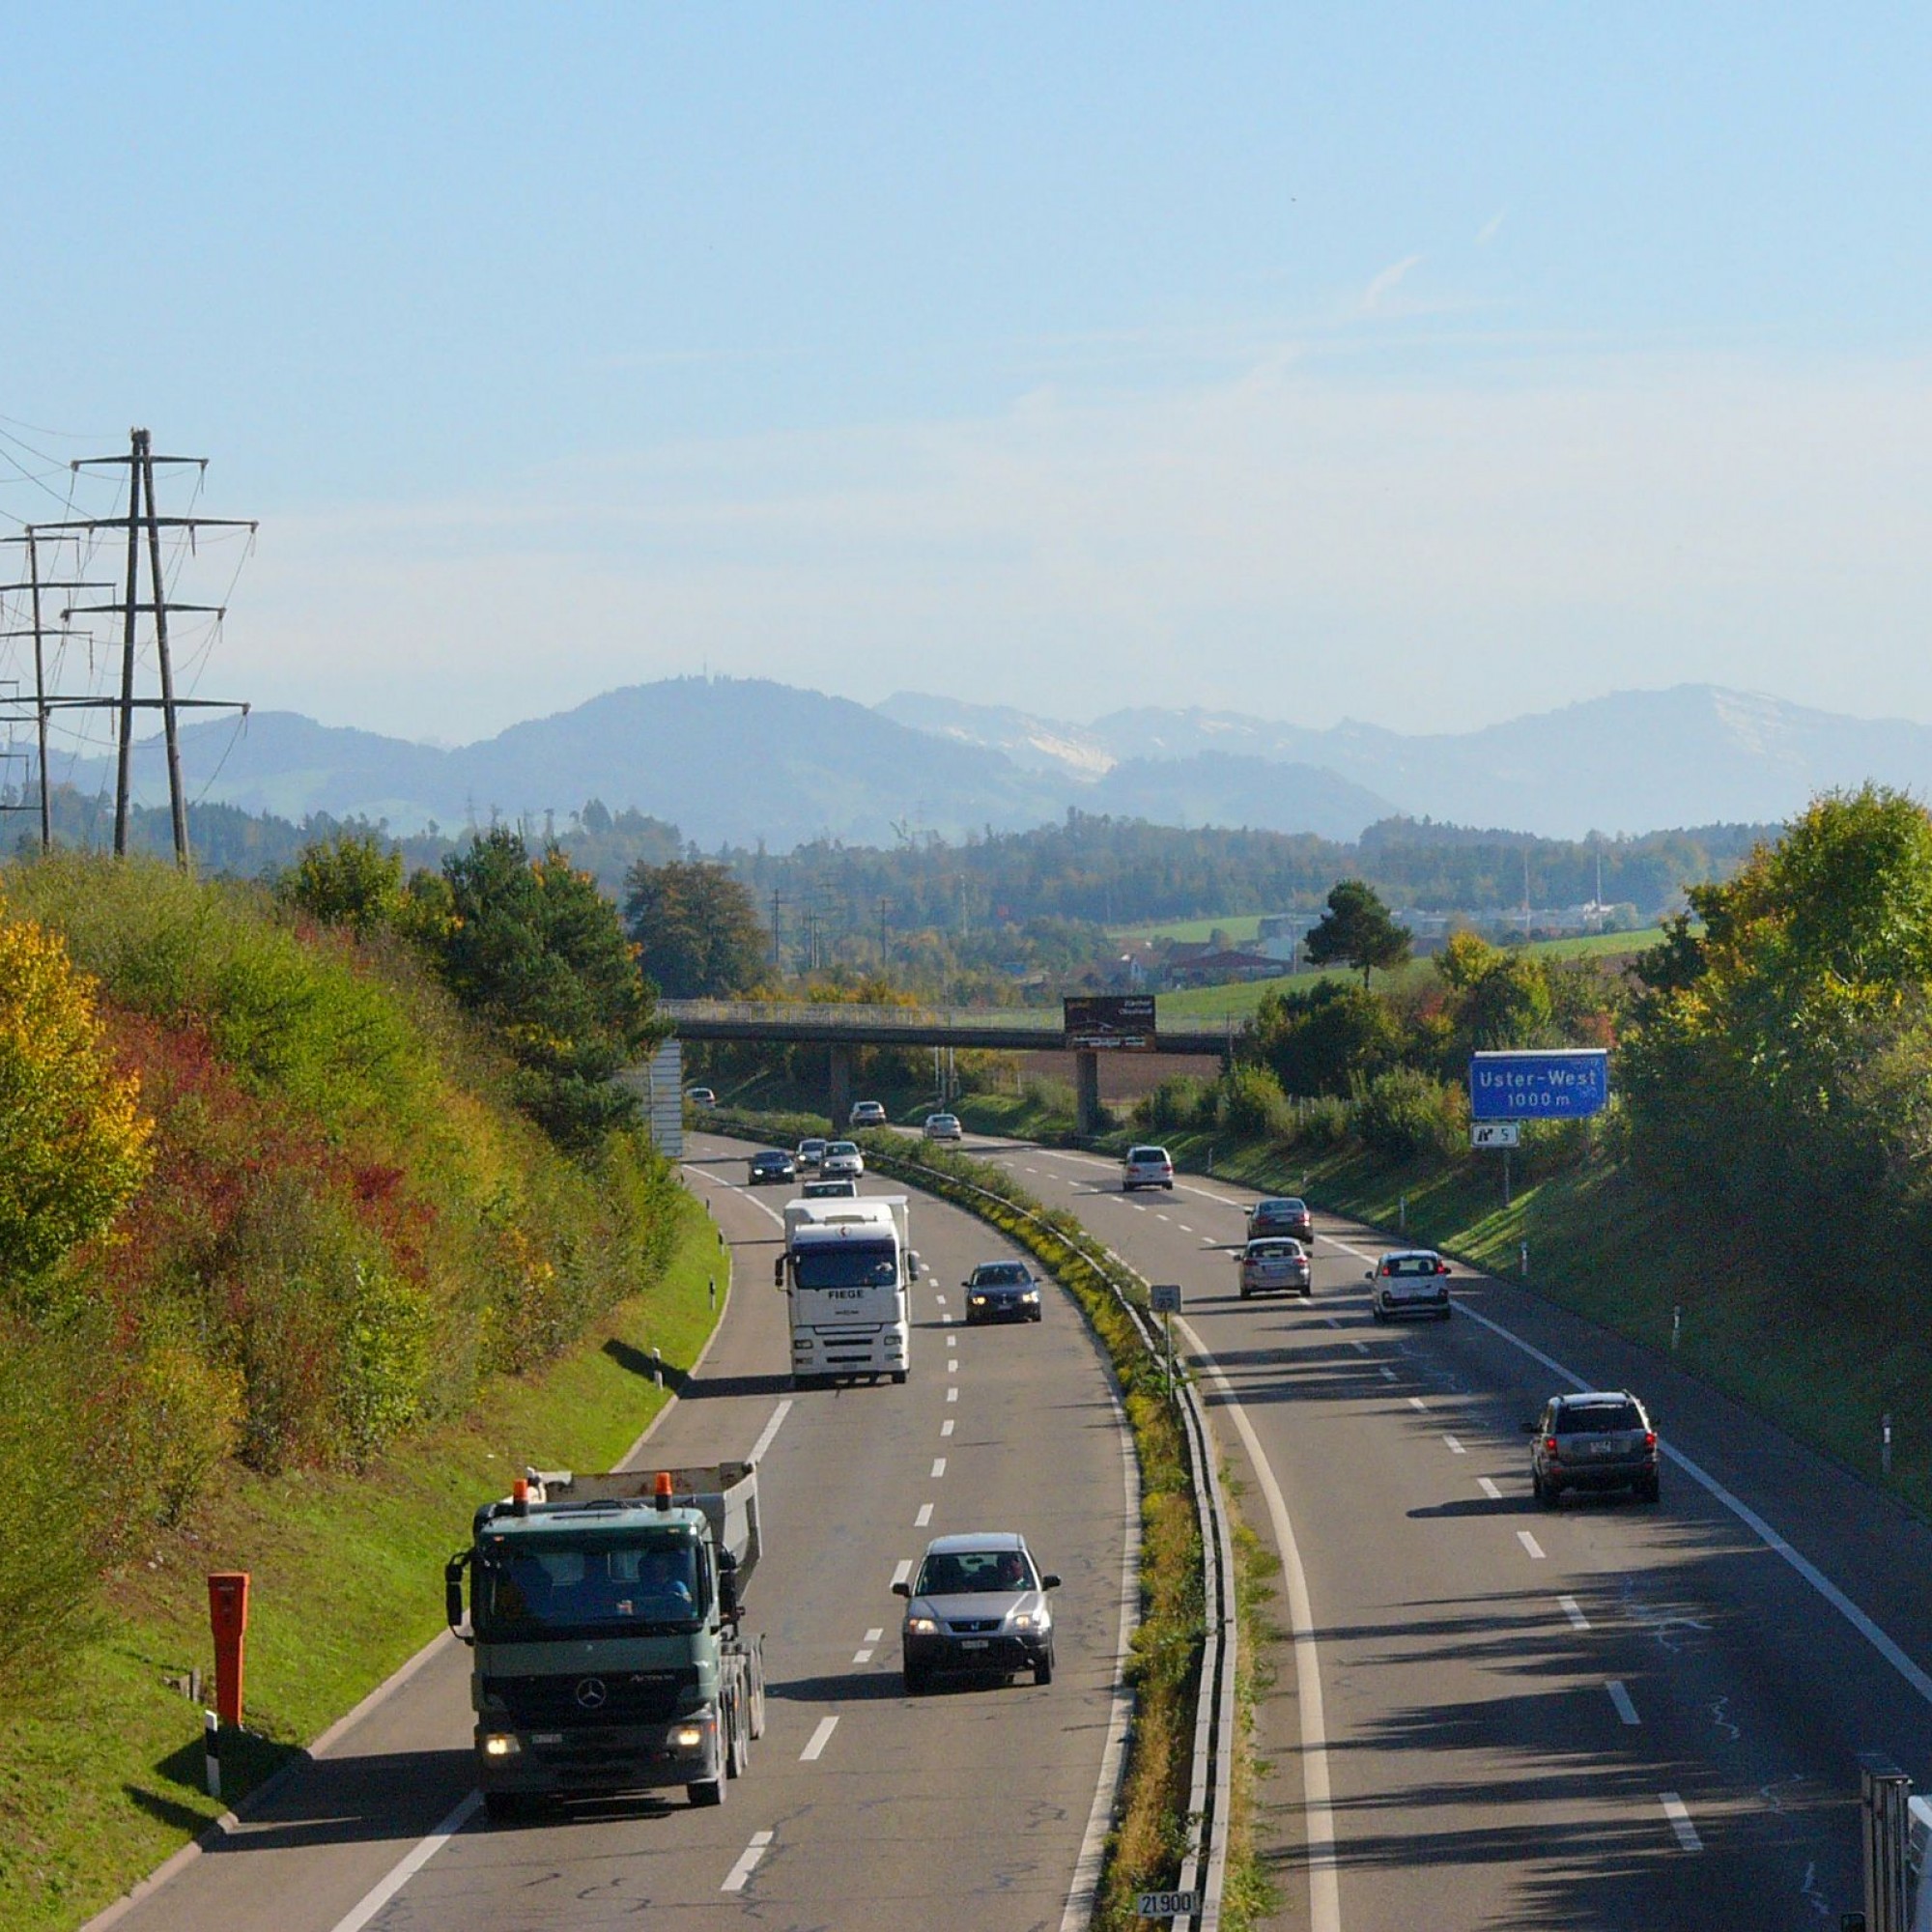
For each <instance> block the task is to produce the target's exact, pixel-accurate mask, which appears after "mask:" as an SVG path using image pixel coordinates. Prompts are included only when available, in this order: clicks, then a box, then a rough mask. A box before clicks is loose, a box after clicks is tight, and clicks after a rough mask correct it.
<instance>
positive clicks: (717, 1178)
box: [683, 1161, 784, 1228]
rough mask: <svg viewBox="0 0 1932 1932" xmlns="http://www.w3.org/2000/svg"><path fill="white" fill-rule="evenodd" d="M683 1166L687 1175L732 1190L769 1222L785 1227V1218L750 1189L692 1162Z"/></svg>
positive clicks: (686, 1162)
mask: <svg viewBox="0 0 1932 1932" xmlns="http://www.w3.org/2000/svg"><path fill="white" fill-rule="evenodd" d="M683 1166H684V1170H685V1172H686V1173H687V1174H691V1175H695V1176H696V1178H697V1179H699V1180H709V1181H714V1182H716V1183H717V1185H718V1186H720V1187H728V1188H729V1189H730V1190H731V1192H732V1193H733V1194H735V1195H737V1196H739V1198H740V1199H741V1200H743V1201H744V1202H745V1203H746V1205H747V1206H748V1207H752V1208H756V1209H757V1210H758V1212H759V1213H760V1214H762V1215H764V1217H765V1218H766V1219H767V1220H768V1221H776V1222H777V1223H778V1224H779V1226H780V1227H781V1228H782V1227H783V1226H784V1216H783V1215H782V1214H781V1213H780V1212H779V1211H778V1209H777V1208H770V1207H767V1206H766V1205H765V1203H764V1202H762V1201H760V1200H759V1199H758V1197H757V1196H756V1195H755V1194H753V1193H752V1192H751V1191H750V1189H748V1188H744V1187H740V1186H739V1185H738V1183H737V1182H736V1181H735V1180H726V1179H725V1177H724V1176H723V1175H722V1174H712V1173H710V1172H708V1171H707V1170H706V1169H704V1168H701V1167H697V1166H695V1165H694V1164H693V1163H692V1162H690V1161H685V1162H684V1163H683Z"/></svg>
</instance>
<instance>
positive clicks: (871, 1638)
mask: <svg viewBox="0 0 1932 1932" xmlns="http://www.w3.org/2000/svg"><path fill="white" fill-rule="evenodd" d="M885 1634H886V1633H885V1629H884V1627H883V1626H881V1627H880V1628H879V1629H878V1630H868V1631H867V1633H866V1641H867V1643H877V1642H878V1640H879V1639H880V1638H881V1637H882V1636H884V1635H885Z"/></svg>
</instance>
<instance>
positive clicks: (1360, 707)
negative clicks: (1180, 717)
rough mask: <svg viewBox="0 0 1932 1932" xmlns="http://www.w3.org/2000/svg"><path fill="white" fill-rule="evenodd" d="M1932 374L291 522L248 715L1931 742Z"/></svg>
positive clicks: (1060, 434)
mask: <svg viewBox="0 0 1932 1932" xmlns="http://www.w3.org/2000/svg"><path fill="white" fill-rule="evenodd" d="M1929 487H1932V370H1928V368H1927V367H1926V366H1924V365H1921V364H1918V363H1907V362H1901V363H1896V364H1889V365H1880V364H1871V365H1865V366H1857V367H1852V366H1844V367H1839V368H1835V369H1800V368H1795V367H1789V366H1784V365H1780V364H1776V363H1772V362H1769V361H1752V360H1748V359H1743V358H1730V357H1720V356H1699V355H1648V356H1607V355H1603V356H1597V355H1580V354H1578V355H1558V354H1553V353H1551V354H1547V355H1544V356H1543V357H1542V358H1541V359H1539V360H1534V361H1531V360H1528V359H1526V357H1525V355H1522V354H1518V355H1516V356H1515V357H1514V359H1513V360H1512V361H1511V362H1510V364H1509V367H1508V375H1507V377H1506V379H1502V378H1499V377H1498V375H1497V373H1496V370H1495V368H1494V367H1493V366H1492V365H1488V364H1484V363H1482V362H1480V361H1477V360H1474V359H1470V360H1468V361H1466V362H1464V363H1461V364H1453V363H1451V362H1450V360H1449V359H1448V358H1447V357H1446V356H1445V355H1441V354H1439V353H1437V354H1435V355H1432V356H1431V357H1430V359H1429V360H1428V361H1426V362H1422V363H1420V364H1419V363H1418V362H1417V360H1416V358H1415V357H1414V355H1412V354H1411V355H1408V356H1407V357H1406V359H1402V360H1399V361H1398V360H1395V359H1393V358H1389V359H1376V360H1368V361H1361V360H1352V359H1351V360H1345V359H1342V358H1339V357H1336V356H1332V355H1319V354H1317V355H1293V354H1290V353H1288V352H1286V351H1283V352H1280V353H1276V354H1272V355H1267V356H1263V357H1257V358H1256V360H1255V361H1254V363H1253V365H1252V367H1250V368H1249V369H1248V370H1246V371H1245V372H1244V373H1243V374H1242V375H1241V376H1240V377H1239V378H1237V379H1235V380H1230V381H1225V382H1219V383H1212V384H1197V385H1194V386H1190V387H1172V388H1169V389H1166V390H1162V391H1156V392H1149V391H1145V390H1140V391H1135V392H1132V393H1127V392H1118V393H1104V394H1095V393H1091V392H1089V393H1076V392H1072V391H1069V390H1066V389H1064V388H1037V389H1035V390H1034V391H1032V392H1031V393H1029V394H1028V395H1026V396H1024V397H1022V398H1020V399H1018V400H1017V401H1015V402H1014V403H1013V404H1012V405H1011V406H1009V408H1007V409H1005V410H1003V411H1001V412H997V413H991V414H987V415H984V416H981V417H978V418H973V419H967V420H957V421H943V422H941V421H906V422H897V423H883V424H878V425H875V426H872V427H869V428H865V429H856V430H855V429H842V430H825V431H819V432H813V433H810V434H804V433H802V434H796V435H786V436H769V437H758V438H748V439H743V440H715V441H709V442H695V443H689V444H685V445H682V446H677V447H663V448H659V449H656V450H652V451H647V452H645V453H644V454H643V455H642V456H641V457H635V456H629V455H627V456H625V457H624V458H622V459H621V460H620V459H617V458H612V459H611V461H610V462H609V463H607V464H604V465H601V466H593V467H592V468H591V469H587V470H586V469H575V470H572V471H569V472H564V471H555V472H553V473H552V474H551V475H550V476H549V477H547V478H546V479H544V480H543V481H542V482H541V483H540V484H539V485H537V486H534V487H533V488H531V490H530V491H529V494H527V495H520V496H518V497H491V498H484V499H477V500H463V501H452V502H446V503H441V504H435V505H414V506H409V507H407V508H406V509H405V510H403V511H402V512H401V513H400V514H398V513H397V512H396V511H394V510H392V509H390V508H389V507H387V506H380V505H369V506H358V507H357V508H355V509H354V510H345V511H338V512H334V513H331V514H329V515H327V516H320V517H314V518H308V519H283V520H280V521H271V522H270V524H268V525H267V526H265V527H264V530H263V535H262V542H261V549H260V553H259V556H258V559H257V561H256V562H255V563H254V564H253V565H251V566H250V569H249V571H248V572H247V574H246V575H245V576H244V578H243V580H242V583H241V588H240V589H239V590H238V593H237V595H236V598H235V603H234V611H233V614H232V615H231V618H230V621H229V624H228V627H227V632H226V638H225V640H224V643H223V645H222V646H221V649H220V652H219V657H220V659H221V661H222V662H221V664H220V666H219V668H218V670H217V673H216V675H217V676H218V678H219V682H220V684H221V687H222V689H223V690H224V692H226V691H236V692H240V693H243V694H245V695H248V696H251V697H253V698H254V699H255V701H256V702H257V703H258V704H284V705H293V706H295V707H297V708H300V709H303V710H307V711H310V712H312V713H314V714H317V715H320V716H323V717H325V718H327V719H328V720H330V721H331V722H343V723H358V724H365V725H372V726H376V727H379V728H383V729H387V730H394V731H398V732H401V733H403V734H405V735H412V736H418V735H422V734H424V733H429V732H434V733H435V734H437V735H438V736H440V737H445V738H448V737H459V738H468V737H473V736H478V735H482V734H484V733H486V732H489V731H492V730H495V729H497V728H499V727H500V726H501V725H504V724H507V723H509V722H511V721H513V720H515V719H518V718H523V717H529V716H535V715H540V714H542V713H545V712H550V711H555V710H560V709H563V708H565V707H567V706H569V705H571V704H574V703H576V702H578V701H580V700H582V698H584V697H586V696H590V695H592V694H593V693H595V692H597V691H600V690H605V689H608V688H610V687H611V686H612V685H616V684H620V683H628V682H636V681H640V680H645V679H650V678H656V677H663V676H670V675H676V674H681V673H684V672H690V671H696V669H697V668H699V666H700V665H701V664H703V663H705V662H707V661H708V663H709V665H710V667H711V668H712V669H713V670H714V671H726V672H729V673H732V674H734V675H741V676H744V675H764V676H772V677H777V678H781V679H783V680H786V681H789V682H793V683H798V684H808V685H813V686H816V687H818V688H821V689H829V690H834V691H838V692H841V693H844V694H846V695H849V696H860V697H876V696H884V695H885V694H886V693H887V692H888V691H891V690H895V689H897V688H900V687H912V688H915V689H918V688H923V689H930V690H936V691H943V692H950V693H953V694H956V695H959V696H975V697H979V698H983V699H986V700H988V701H1001V702H1009V703H1015V704H1020V705H1023V706H1025V707H1026V708H1028V709H1030V710H1034V711H1038V712H1043V713H1048V714H1053V713H1058V714H1061V715H1067V716H1074V717H1091V716H1094V715H1096V714H1098V713H1100V712H1103V711H1106V710H1110V709H1113V708H1116V707H1118V706H1121V705H1125V704H1132V703H1162V704H1170V703H1185V702H1199V703H1209V704H1227V705H1237V706H1243V707H1246V708H1250V709H1253V710H1255V711H1257V712H1260V713H1264V714H1267V715H1273V716H1295V717H1299V718H1304V719H1306V720H1308V721H1309V722H1311V723H1324V722H1329V721H1332V720H1333V719H1335V718H1337V717H1341V716H1348V715H1352V716H1356V717H1372V718H1377V719H1379V720H1381V721H1382V722H1385V723H1388V724H1390V725H1398V726H1401V727H1404V728H1409V729H1429V728H1448V727H1452V726H1463V725H1472V724H1478V723H1482V722H1485V721H1487V720H1491V719H1494V718H1498V717H1504V716H1509V715H1513V714H1516V713H1520V712H1522V711H1525V710H1530V709H1534V708H1538V707H1540V706H1543V705H1548V704H1555V703H1562V702H1567V701H1569V700H1572V699H1575V698H1577V697H1583V696H1593V695H1595V694H1598V693H1601V692H1603V691H1606V690H1610V689H1614V688H1619V687H1630V686H1634V685H1656V684H1669V683H1675V682H1680V681H1683V680H1685V679H1706V678H1707V679H1710V680H1711V681H1713V682H1718V683H1724V684H1732V685H1739V686H1744V687H1747V688H1751V689H1764V690H1771V691H1775V692H1776V693H1778V694H1779V695H1781V696H1787V697H1791V698H1794V699H1798V700H1802V701H1805V702H1811V703H1816V704H1820V705H1823V706H1825V707H1827V708H1835V709H1845V710H1854V711H1859V710H1862V711H1867V712H1869V711H1889V712H1892V713H1904V714H1907V715H1918V716H1921V717H1932V664H1928V662H1927V654H1926V653H1925V652H1924V650H1923V647H1922V644H1923V639H1924V637H1925V635H1926V634H1927V633H1928V631H1932V556H1928V554H1927V553H1926V552H1925V550H1924V546H1923V543H1922V532H1921V531H1920V529H1919V527H1918V516H1917V510H1916V506H1917V505H1918V504H1921V503H1923V502H1924V500H1925V499H1926V497H1927V494H1928V488H1929Z"/></svg>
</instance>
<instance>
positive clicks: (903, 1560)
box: [893, 1556, 912, 1583]
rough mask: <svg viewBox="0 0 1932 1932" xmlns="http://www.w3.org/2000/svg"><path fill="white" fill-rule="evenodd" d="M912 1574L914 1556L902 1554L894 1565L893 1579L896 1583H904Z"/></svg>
mask: <svg viewBox="0 0 1932 1932" xmlns="http://www.w3.org/2000/svg"><path fill="white" fill-rule="evenodd" d="M911 1575H912V1558H911V1557H910V1556H901V1557H900V1558H899V1560H898V1561H897V1562H896V1563H895V1564H894V1565H893V1581H894V1582H895V1583H903V1582H904V1581H905V1580H906V1579H907V1578H908V1577H910V1576H911Z"/></svg>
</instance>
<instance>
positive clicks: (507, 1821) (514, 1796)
mask: <svg viewBox="0 0 1932 1932" xmlns="http://www.w3.org/2000/svg"><path fill="white" fill-rule="evenodd" d="M483 1812H484V1815H485V1816H486V1817H487V1818H488V1819H489V1820H490V1822H491V1824H493V1825H514V1824H515V1823H516V1822H517V1820H518V1819H519V1818H522V1817H524V1816H525V1815H526V1799H525V1797H524V1794H523V1793H522V1792H521V1791H486V1792H485V1793H484V1794H483Z"/></svg>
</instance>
